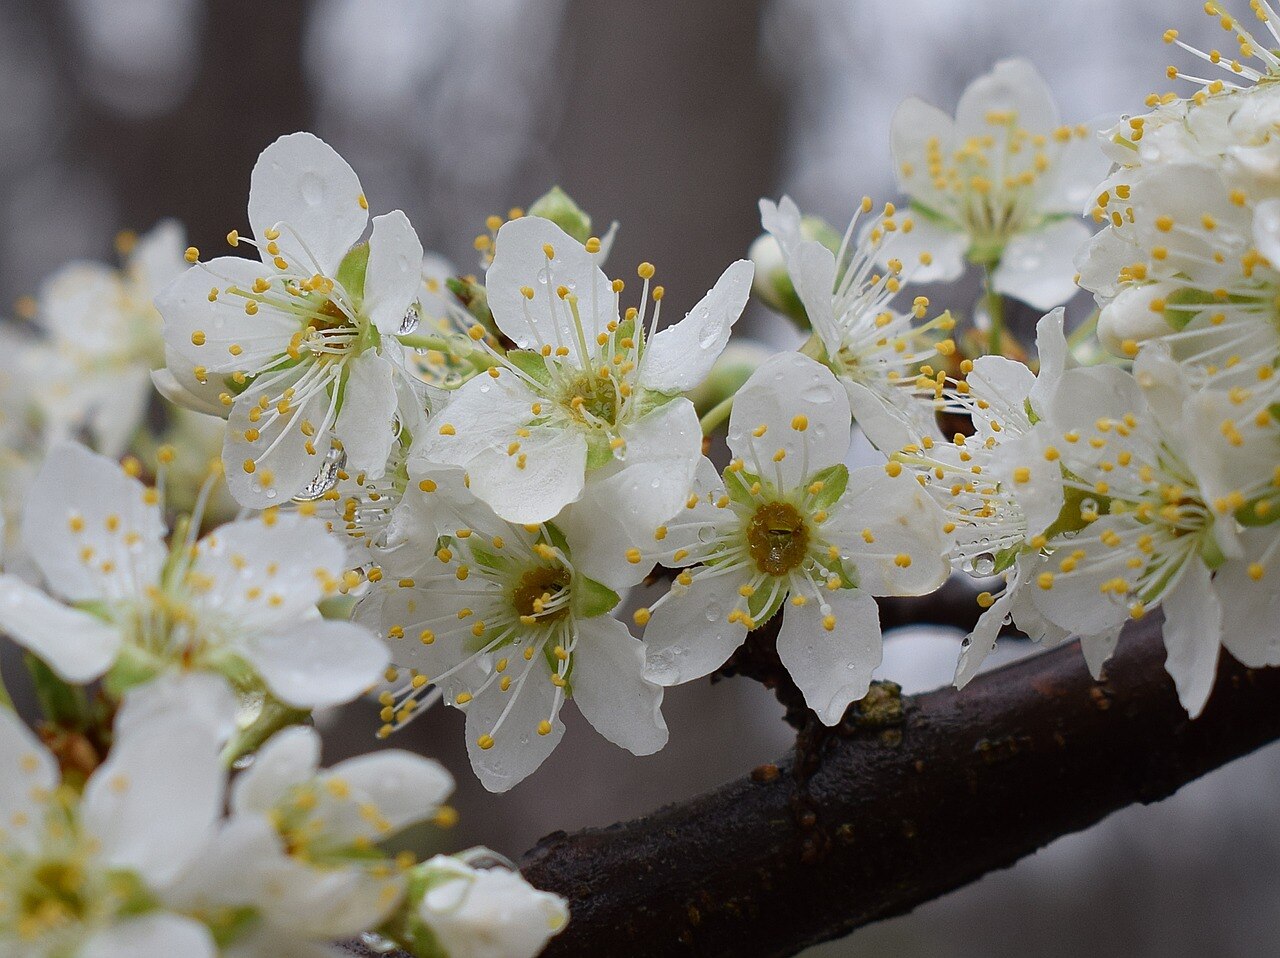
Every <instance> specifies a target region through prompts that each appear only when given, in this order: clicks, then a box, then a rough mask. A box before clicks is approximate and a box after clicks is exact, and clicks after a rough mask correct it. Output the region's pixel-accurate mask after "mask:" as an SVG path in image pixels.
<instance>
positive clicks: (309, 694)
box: [243, 620, 388, 709]
mask: <svg viewBox="0 0 1280 958" xmlns="http://www.w3.org/2000/svg"><path fill="white" fill-rule="evenodd" d="M243 649H244V657H245V658H246V659H248V660H249V662H250V663H251V664H252V665H253V667H254V668H255V669H257V671H258V672H259V674H261V676H262V678H263V679H264V680H265V681H266V683H267V686H268V687H269V688H270V689H271V691H272V692H273V693H274V694H275V696H276V697H277V698H279V699H280V700H281V701H282V702H284V703H286V704H288V705H292V706H295V707H297V708H313V709H314V708H323V707H325V706H328V705H340V704H342V703H343V702H350V701H351V700H352V699H354V698H355V697H356V696H358V695H360V694H361V693H363V692H364V691H365V690H366V689H368V688H370V687H372V686H373V685H374V684H375V683H376V682H377V681H378V680H379V678H380V677H381V675H382V673H383V671H384V670H385V669H386V667H387V662H388V655H387V650H386V648H385V647H384V646H383V645H382V643H381V642H379V641H378V640H377V639H376V638H374V637H373V636H372V635H371V634H370V633H369V631H368V630H367V629H365V628H363V627H361V626H359V625H356V624H355V623H354V622H331V621H328V620H314V621H311V622H300V623H298V624H297V625H295V626H293V627H292V628H288V629H283V630H281V631H279V632H274V633H271V634H268V635H257V636H252V637H249V638H248V639H247V640H246V641H245V642H244V645H243Z"/></svg>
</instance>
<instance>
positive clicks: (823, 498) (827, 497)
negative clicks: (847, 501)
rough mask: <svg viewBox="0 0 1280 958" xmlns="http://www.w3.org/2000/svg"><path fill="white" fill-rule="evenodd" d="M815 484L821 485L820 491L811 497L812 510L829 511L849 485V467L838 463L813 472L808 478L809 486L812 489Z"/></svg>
mask: <svg viewBox="0 0 1280 958" xmlns="http://www.w3.org/2000/svg"><path fill="white" fill-rule="evenodd" d="M817 482H820V483H822V489H821V490H820V491H819V492H818V493H817V494H816V495H815V496H814V497H813V505H814V508H816V509H829V508H831V506H833V505H835V503H836V500H838V499H839V498H840V497H841V496H843V495H844V490H845V489H846V487H848V485H849V467H848V466H846V465H845V464H844V463H839V464H837V465H834V466H830V467H828V468H826V469H823V470H822V471H821V472H815V473H814V474H813V475H812V476H810V477H809V485H810V486H811V487H812V486H813V484H814V483H817Z"/></svg>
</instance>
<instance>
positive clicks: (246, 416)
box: [222, 364, 334, 509]
mask: <svg viewBox="0 0 1280 958" xmlns="http://www.w3.org/2000/svg"><path fill="white" fill-rule="evenodd" d="M308 368H310V364H308V365H307V366H303V367H298V368H297V369H296V370H294V371H293V372H292V373H291V374H290V376H289V377H288V378H287V379H286V380H283V381H281V382H277V383H274V384H266V385H263V386H257V385H255V386H250V387H249V389H247V390H245V392H243V393H242V394H241V395H240V397H239V398H238V399H236V401H235V405H233V406H232V407H231V416H230V418H229V419H228V420H227V437H226V441H225V442H224V444H223V447H222V464H223V467H224V469H225V470H226V478H227V488H228V489H229V490H230V491H231V495H232V496H233V497H234V498H235V500H236V502H238V503H240V505H242V506H245V507H246V508H249V509H266V508H268V507H270V506H273V505H279V504H280V503H282V502H285V501H287V500H288V499H289V498H290V497H292V496H295V495H297V494H298V493H299V492H301V491H302V489H303V487H304V486H306V484H307V483H308V482H310V481H311V480H312V479H314V478H315V477H316V474H317V473H319V471H320V467H321V465H323V463H324V457H325V455H326V454H327V453H328V451H329V446H330V441H329V437H330V433H329V430H327V429H326V430H322V429H321V425H322V424H323V423H324V422H325V419H326V414H327V412H328V410H329V407H330V404H331V397H330V395H329V390H331V389H333V388H334V386H333V384H332V383H330V385H329V386H328V387H327V389H326V388H318V389H313V390H311V391H310V392H309V394H307V395H305V396H303V397H301V398H299V399H297V400H294V401H291V402H289V403H288V405H287V406H286V411H285V412H283V413H281V412H280V411H279V408H280V407H279V403H280V402H282V401H283V400H282V399H281V398H280V397H281V394H282V393H283V392H284V390H285V389H286V388H287V387H290V386H296V385H297V383H298V382H299V380H300V379H301V377H302V376H303V375H305V373H306V371H307V369H308ZM263 398H265V399H266V400H267V405H266V407H265V408H264V407H262V406H261V405H260V402H261V400H262V399H263ZM254 410H257V411H258V413H257V415H258V418H257V419H256V420H255V419H254V418H253V416H254V415H255V413H254ZM307 423H310V424H311V427H312V428H311V430H310V431H311V433H312V434H311V435H308V434H307V431H304V429H305V427H306V424H307ZM249 436H254V437H256V438H253V439H250V438H248V437H249ZM312 449H314V450H315V451H314V452H312V451H311V450H312ZM250 462H251V463H252V464H253V468H252V471H250V470H248V469H246V468H245V464H246V463H250ZM268 479H269V480H270V481H269V482H268Z"/></svg>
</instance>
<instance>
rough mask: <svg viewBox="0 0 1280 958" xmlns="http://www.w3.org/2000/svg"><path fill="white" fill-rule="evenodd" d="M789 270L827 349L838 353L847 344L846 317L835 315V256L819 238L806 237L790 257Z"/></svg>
mask: <svg viewBox="0 0 1280 958" xmlns="http://www.w3.org/2000/svg"><path fill="white" fill-rule="evenodd" d="M787 270H788V272H789V273H790V274H791V283H792V285H793V286H794V287H795V290H796V295H797V296H799V297H800V302H801V303H803V304H804V313H805V316H806V317H807V318H808V320H809V325H810V326H812V327H813V331H814V332H815V333H817V334H818V338H819V339H820V340H822V343H823V345H824V346H826V347H827V350H828V351H829V352H832V353H836V352H839V350H840V348H841V346H842V345H843V344H844V329H843V328H842V327H841V325H840V321H841V319H842V318H843V317H840V316H837V315H836V304H835V299H834V297H833V295H832V290H833V288H834V287H835V283H836V257H835V254H834V253H832V252H831V250H829V249H827V248H826V247H825V246H823V245H822V244H821V243H819V242H818V241H817V240H805V241H803V242H801V243H800V244H799V245H797V246H796V247H795V252H794V253H792V255H790V256H788V257H787Z"/></svg>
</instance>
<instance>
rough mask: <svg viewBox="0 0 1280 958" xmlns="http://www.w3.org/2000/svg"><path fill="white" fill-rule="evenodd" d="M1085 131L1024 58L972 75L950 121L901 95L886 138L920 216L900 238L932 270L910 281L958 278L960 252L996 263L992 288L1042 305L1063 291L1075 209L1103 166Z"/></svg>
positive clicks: (1070, 289)
mask: <svg viewBox="0 0 1280 958" xmlns="http://www.w3.org/2000/svg"><path fill="white" fill-rule="evenodd" d="M1089 132H1090V131H1089V130H1088V128H1087V127H1085V126H1076V127H1071V126H1062V125H1060V123H1059V120H1058V109H1057V107H1056V106H1055V105H1054V102H1053V97H1052V95H1051V94H1050V92H1049V90H1048V88H1047V87H1046V86H1045V83H1044V80H1043V79H1041V77H1040V75H1039V73H1037V72H1036V70H1035V68H1034V67H1032V66H1031V64H1030V63H1028V62H1026V61H1025V60H1003V61H1001V62H1000V63H997V64H996V66H995V68H994V69H993V70H992V72H991V73H988V74H986V75H985V76H982V77H979V78H978V79H977V80H975V81H974V82H973V83H971V84H969V86H968V88H967V89H966V90H965V91H964V93H963V94H962V95H961V97H960V103H959V105H958V106H957V108H956V116H955V119H954V120H953V119H952V118H951V117H949V116H947V115H946V114H945V113H943V112H942V111H940V110H938V109H937V108H936V107H932V106H929V105H928V104H927V103H924V102H923V101H921V100H917V99H914V98H912V99H909V100H906V101H904V102H903V103H902V105H901V106H900V107H899V108H898V111H897V113H896V114H895V115H894V118H893V127H892V132H891V136H892V145H893V158H894V162H895V164H896V173H897V176H898V184H899V186H900V187H901V188H902V190H903V192H904V193H906V194H908V195H909V196H910V197H911V203H912V209H913V212H914V213H915V219H916V226H915V229H914V230H913V231H912V233H911V234H910V237H908V242H907V244H906V245H910V242H914V243H917V244H919V245H920V246H921V247H922V248H925V249H928V250H929V251H931V253H932V254H933V266H932V268H931V269H929V270H921V271H919V272H918V273H917V274H916V275H915V279H916V280H918V281H922V282H923V281H928V280H934V279H937V280H952V279H956V278H957V277H959V276H960V274H961V271H962V270H963V268H964V259H965V258H966V257H967V258H968V259H969V260H970V261H971V262H974V263H982V264H987V265H990V266H992V267H994V274H993V276H992V284H993V286H994V289H995V291H996V292H998V293H1003V294H1005V295H1008V296H1012V297H1014V298H1015V299H1020V300H1022V301H1024V302H1026V303H1029V304H1030V305H1032V306H1034V307H1036V308H1037V309H1049V308H1051V307H1053V306H1057V305H1058V304H1060V303H1063V302H1065V301H1066V300H1067V299H1069V298H1070V297H1071V295H1072V294H1073V293H1074V292H1075V288H1076V287H1075V282H1074V280H1073V275H1074V268H1073V266H1072V258H1073V257H1074V255H1075V252H1076V250H1077V249H1078V248H1079V246H1080V244H1081V243H1083V242H1084V241H1085V240H1086V239H1088V237H1089V230H1088V229H1087V228H1086V227H1085V225H1084V224H1083V223H1082V222H1080V221H1079V220H1078V219H1076V218H1075V217H1076V216H1078V215H1079V214H1080V211H1081V210H1082V209H1083V208H1084V205H1085V202H1086V200H1087V199H1088V197H1089V195H1090V192H1091V191H1092V190H1093V188H1094V186H1095V184H1097V183H1098V182H1099V181H1100V180H1101V179H1102V178H1103V176H1105V175H1106V172H1107V169H1108V166H1109V164H1110V160H1109V159H1108V158H1107V157H1106V156H1105V155H1104V154H1103V153H1102V151H1101V150H1099V148H1098V146H1097V144H1096V143H1095V142H1093V139H1092V137H1091V136H1090V135H1089ZM894 255H896V256H898V257H899V258H901V259H903V260H904V261H906V259H907V257H906V256H905V255H904V253H903V252H902V251H899V250H894Z"/></svg>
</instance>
